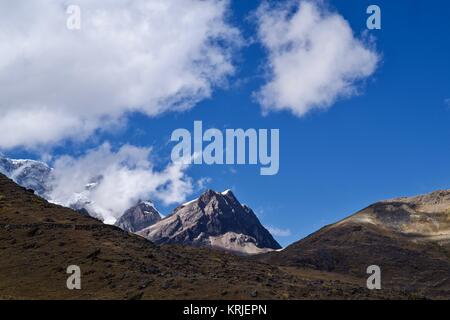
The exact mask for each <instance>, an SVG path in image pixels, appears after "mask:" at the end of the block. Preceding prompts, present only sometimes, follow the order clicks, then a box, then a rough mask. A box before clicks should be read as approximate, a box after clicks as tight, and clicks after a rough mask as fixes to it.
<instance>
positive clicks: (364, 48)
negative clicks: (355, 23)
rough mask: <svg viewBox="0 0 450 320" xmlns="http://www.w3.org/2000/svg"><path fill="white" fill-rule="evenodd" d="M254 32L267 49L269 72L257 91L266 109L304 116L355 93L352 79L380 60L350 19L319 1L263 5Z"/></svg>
mask: <svg viewBox="0 0 450 320" xmlns="http://www.w3.org/2000/svg"><path fill="white" fill-rule="evenodd" d="M256 16H257V21H258V26H259V28H258V29H259V32H258V34H259V38H260V40H261V42H262V44H263V45H264V47H265V48H266V49H267V51H268V55H269V58H268V59H269V61H268V64H269V65H268V69H269V72H270V78H269V80H268V82H267V83H266V84H265V85H264V86H263V87H262V88H261V90H260V91H259V92H258V93H257V94H256V97H257V99H258V100H259V102H260V104H261V105H262V107H263V108H264V110H265V111H266V112H267V111H269V110H283V109H286V110H290V111H292V112H293V113H294V114H295V115H297V116H303V115H304V114H306V113H308V112H309V111H311V110H313V109H326V108H328V107H330V106H331V105H332V104H333V103H334V102H335V101H336V100H338V99H339V98H342V97H349V96H352V95H354V94H356V93H357V82H358V80H362V79H364V78H367V77H369V76H370V75H372V74H373V73H374V71H375V69H376V67H377V63H378V61H379V57H378V54H377V53H376V52H375V51H374V50H373V49H372V48H371V47H370V45H369V44H367V43H364V42H363V41H362V40H360V39H357V38H356V37H355V36H354V34H353V31H352V29H351V27H350V25H349V23H348V22H347V21H346V20H345V19H344V18H343V17H342V16H341V15H339V14H338V13H333V12H330V11H328V10H327V9H326V8H325V7H324V6H323V5H322V2H312V1H291V2H288V5H279V6H277V7H271V6H269V5H267V4H264V5H262V6H261V7H260V8H259V10H258V11H257V14H256Z"/></svg>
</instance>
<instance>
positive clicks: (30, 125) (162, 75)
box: [0, 0, 240, 148]
mask: <svg viewBox="0 0 450 320" xmlns="http://www.w3.org/2000/svg"><path fill="white" fill-rule="evenodd" d="M75 3H76V4H77V5H79V7H80V9H81V29H80V30H69V29H68V28H67V27H66V23H67V19H68V18H69V15H68V14H67V13H66V9H67V8H68V7H69V4H73V3H71V2H69V1H66V0H53V1H26V0H16V1H2V2H0V128H2V134H1V135H0V148H13V147H36V146H39V145H48V144H53V143H57V142H59V141H61V140H62V139H66V138H75V139H85V138H86V137H88V136H89V135H91V134H92V133H94V132H95V131H96V130H97V129H99V128H102V129H105V128H108V127H111V126H114V125H115V124H116V123H117V122H118V121H120V119H121V118H123V117H124V115H126V114H127V113H128V112H133V111H138V112H143V113H145V114H147V115H149V116H154V115H158V114H161V113H163V112H166V111H173V110H184V109H188V108H190V107H192V106H193V105H194V104H195V103H196V102H198V101H199V100H201V99H205V98H207V97H209V96H210V95H211V90H212V89H213V88H214V87H215V86H217V85H221V84H223V82H224V81H225V80H226V78H227V76H229V75H230V74H232V73H233V71H234V68H233V65H232V51H233V49H234V48H235V46H237V45H238V43H239V39H240V36H239V32H238V31H237V30H236V29H235V28H233V27H232V26H230V25H229V24H228V23H227V21H226V16H227V12H228V1H219V0H207V1H201V0H152V1H148V0H134V1H116V0H102V1H91V0H77V1H76V2H75Z"/></svg>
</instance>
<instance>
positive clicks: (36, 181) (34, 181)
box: [0, 155, 52, 196]
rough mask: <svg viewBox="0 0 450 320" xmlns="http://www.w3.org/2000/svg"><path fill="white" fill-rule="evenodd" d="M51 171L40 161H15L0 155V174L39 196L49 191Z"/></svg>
mask: <svg viewBox="0 0 450 320" xmlns="http://www.w3.org/2000/svg"><path fill="white" fill-rule="evenodd" d="M51 171H52V169H51V168H50V167H49V166H48V165H46V164H45V163H43V162H40V161H34V160H15V159H9V158H5V157H3V156H1V155H0V173H1V174H4V175H5V176H7V177H8V178H10V179H12V180H14V182H16V183H17V184H19V185H21V186H23V187H25V188H27V189H32V190H34V191H35V192H36V194H38V195H40V196H45V195H46V193H47V191H48V189H49V186H48V179H49V176H50V173H51Z"/></svg>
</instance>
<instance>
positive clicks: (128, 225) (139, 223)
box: [115, 200, 163, 232]
mask: <svg viewBox="0 0 450 320" xmlns="http://www.w3.org/2000/svg"><path fill="white" fill-rule="evenodd" d="M162 218H163V216H162V215H161V214H160V213H159V211H158V210H157V209H156V208H155V206H154V204H153V202H151V201H142V200H139V201H138V203H137V204H136V205H135V206H133V207H131V208H130V209H128V210H126V211H125V212H124V214H123V215H122V216H121V217H120V218H119V219H118V220H117V222H116V223H115V225H116V226H118V227H120V228H122V229H123V230H126V231H129V232H137V231H139V230H142V229H144V228H146V227H148V226H151V225H153V224H155V223H157V222H158V221H160V220H161V219H162Z"/></svg>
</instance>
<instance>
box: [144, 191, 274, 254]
mask: <svg viewBox="0 0 450 320" xmlns="http://www.w3.org/2000/svg"><path fill="white" fill-rule="evenodd" d="M137 234H139V235H141V236H144V237H146V238H147V239H149V240H151V241H153V242H155V243H157V244H161V243H181V244H189V245H199V246H211V247H217V248H222V249H226V250H229V251H235V252H241V253H249V254H250V253H261V252H266V251H270V250H274V249H280V248H281V247H280V245H279V244H278V243H277V242H276V241H275V239H274V238H273V237H272V235H271V234H270V232H269V231H267V229H266V228H264V227H263V226H262V224H261V223H260V222H259V220H258V218H257V217H256V215H255V213H254V212H253V211H252V209H250V208H249V207H248V206H246V205H242V204H241V203H239V201H238V200H237V199H236V197H235V196H234V194H233V193H232V192H231V191H230V190H227V191H225V192H222V193H219V192H215V191H213V190H208V191H206V192H205V193H204V194H202V195H201V196H200V197H199V198H197V199H195V200H192V201H189V202H187V203H184V204H182V205H181V206H179V207H177V208H176V209H175V210H174V212H173V213H172V214H171V215H170V216H168V217H167V218H165V219H162V220H161V221H159V222H157V223H155V224H153V225H151V226H150V227H148V228H145V229H143V230H141V231H139V232H137Z"/></svg>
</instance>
